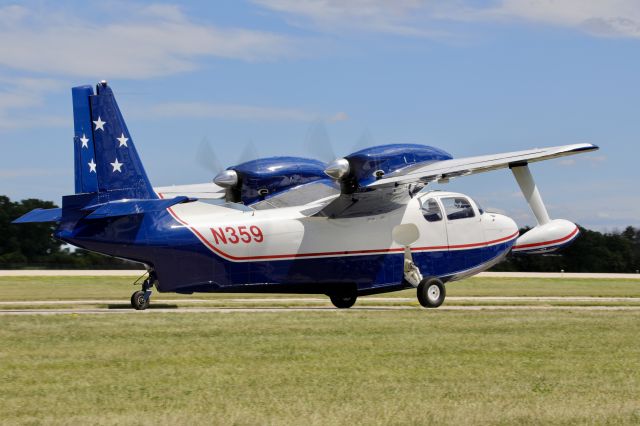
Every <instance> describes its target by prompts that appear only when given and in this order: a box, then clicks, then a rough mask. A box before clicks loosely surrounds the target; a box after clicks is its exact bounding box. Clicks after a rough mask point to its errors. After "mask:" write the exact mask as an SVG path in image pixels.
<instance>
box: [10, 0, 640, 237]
mask: <svg viewBox="0 0 640 426" xmlns="http://www.w3.org/2000/svg"><path fill="white" fill-rule="evenodd" d="M0 40H2V43H0V147H1V149H2V155H0V194H6V195H9V196H10V197H11V198H13V199H23V198H29V197H38V198H44V199H49V200H54V201H56V202H59V201H60V197H61V196H62V195H65V194H69V193H72V192H73V148H72V136H73V120H72V113H71V93H70V88H71V87H72V86H74V85H80V84H94V83H96V82H97V81H99V80H101V79H106V80H108V81H109V83H110V85H111V86H112V87H113V89H114V91H115V93H116V97H117V99H118V102H119V104H120V107H121V109H122V110H123V113H124V115H125V119H126V120H127V124H128V127H129V130H130V131H131V133H132V138H133V140H134V141H135V143H136V146H137V148H138V151H139V153H140V155H141V156H142V160H143V162H144V164H145V167H146V169H147V173H148V174H149V176H150V179H151V180H152V183H153V184H154V185H157V186H160V185H168V184H181V183H196V182H204V181H208V180H210V179H211V178H212V177H213V176H212V172H211V171H208V170H206V169H205V168H202V167H200V166H198V162H197V160H196V156H197V151H198V146H199V144H200V141H201V140H202V139H203V138H204V137H206V138H207V139H208V140H209V141H210V143H211V145H212V146H213V147H214V149H215V150H216V153H217V156H218V157H219V159H220V161H221V163H223V165H224V166H229V165H232V164H234V163H237V162H238V161H239V160H240V159H242V156H243V155H242V152H243V151H244V150H245V149H246V146H247V145H248V144H249V143H250V141H251V143H253V144H254V145H255V147H256V151H257V152H258V154H259V155H261V156H269V155H282V154H294V155H309V156H313V155H314V154H316V153H317V152H318V151H316V150H314V149H310V148H309V143H308V142H307V140H308V133H309V129H310V127H311V126H312V125H313V124H314V123H318V122H322V123H324V125H325V126H326V129H327V132H328V135H329V137H330V139H331V143H332V146H333V149H334V151H335V152H336V153H337V154H338V155H344V154H347V153H349V152H350V151H352V150H353V149H354V148H355V147H358V146H359V144H358V140H359V139H360V138H361V137H362V135H363V133H364V132H368V134H369V135H370V136H369V137H368V138H367V140H368V141H369V142H371V143H376V144H383V143H397V142H409V143H424V144H428V145H434V146H438V147H440V148H443V149H445V150H447V151H449V152H451V153H452V154H453V155H454V156H456V157H462V156H468V155H479V154H489V153H493V152H496V153H497V152H503V151H512V150H519V149H527V148H532V147H539V146H552V145H563V144H570V143H577V142H592V143H595V144H598V145H599V146H600V147H601V150H600V151H598V152H596V153H592V154H587V155H584V156H576V157H572V158H568V159H560V160H553V161H549V162H545V163H538V164H535V165H532V171H533V173H534V176H536V179H537V182H538V184H539V186H540V189H541V192H542V194H543V197H544V198H545V201H546V202H547V206H548V208H549V210H550V213H551V216H552V217H555V218H566V219H569V220H573V221H576V222H578V223H580V224H582V225H584V226H587V227H590V228H595V229H601V230H614V229H616V228H617V229H619V228H622V227H624V226H626V225H635V226H640V196H639V195H640V191H639V190H638V188H637V185H638V182H639V179H638V178H639V177H640V171H639V167H638V166H637V164H636V162H637V157H638V154H639V152H640V147H639V144H638V142H640V140H639V135H640V117H639V115H640V81H639V80H640V79H639V76H640V3H638V2H637V1H635V0H600V1H598V2H584V1H582V0H564V1H563V0H556V1H553V0H495V1H465V0H456V1H451V2H440V1H430V0H424V1H420V0H397V1H393V2H392V1H383V0H357V1H339V0H323V1H313V2H312V1H302V0H253V1H251V0H250V1H245V2H241V1H230V0H228V1H227V0H224V1H216V2H189V3H183V4H179V3H169V2H167V3H150V2H124V1H122V2H120V1H115V2H109V1H100V2H92V1H82V2H74V1H57V2H46V1H32V2H30V1H23V2H19V3H12V2H4V1H0ZM436 187H437V186H436ZM442 187H443V188H445V189H450V190H456V191H461V192H464V193H467V194H469V195H471V196H473V197H474V198H476V199H478V200H479V201H480V202H481V203H482V204H484V205H485V206H486V207H488V208H490V209H494V210H497V211H502V212H505V213H507V214H509V215H510V216H512V217H514V219H516V220H517V221H518V223H519V224H520V225H526V224H533V218H532V216H531V214H530V212H529V210H528V207H527V205H526V203H525V202H524V200H523V198H522V196H521V195H520V194H519V191H518V188H517V185H516V183H515V181H514V179H513V178H512V176H511V174H510V173H509V171H498V172H494V173H487V174H484V175H477V176H473V177H469V178H461V179H459V180H454V181H453V182H452V183H451V184H449V185H446V186H442Z"/></svg>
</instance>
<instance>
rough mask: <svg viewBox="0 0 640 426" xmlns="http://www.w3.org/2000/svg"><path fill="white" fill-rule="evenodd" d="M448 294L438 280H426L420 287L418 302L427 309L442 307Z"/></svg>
mask: <svg viewBox="0 0 640 426" xmlns="http://www.w3.org/2000/svg"><path fill="white" fill-rule="evenodd" d="M446 295H447V292H446V290H445V288H444V284H443V283H442V281H440V280H439V279H438V278H425V279H423V280H422V281H421V282H420V284H419V285H418V302H420V305H422V306H423V307H425V308H437V307H438V306H440V305H442V303H443V302H444V298H445V296H446Z"/></svg>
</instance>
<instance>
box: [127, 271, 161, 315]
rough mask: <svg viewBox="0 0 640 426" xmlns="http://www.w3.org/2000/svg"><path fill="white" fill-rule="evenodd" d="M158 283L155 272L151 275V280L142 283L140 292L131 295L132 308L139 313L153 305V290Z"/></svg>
mask: <svg viewBox="0 0 640 426" xmlns="http://www.w3.org/2000/svg"><path fill="white" fill-rule="evenodd" d="M156 282H157V278H156V275H155V273H154V272H153V271H151V272H150V273H149V278H147V279H146V280H144V282H143V283H142V290H138V291H136V292H135V293H133V294H132V295H131V306H133V308H134V309H135V310H137V311H144V310H145V309H147V308H148V307H149V305H150V304H151V293H152V291H151V289H152V288H153V285H154V284H155V283H156Z"/></svg>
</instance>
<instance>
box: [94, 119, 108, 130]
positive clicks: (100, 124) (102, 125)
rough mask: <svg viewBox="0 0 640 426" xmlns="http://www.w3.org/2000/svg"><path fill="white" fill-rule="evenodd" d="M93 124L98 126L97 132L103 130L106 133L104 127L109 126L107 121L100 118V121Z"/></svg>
mask: <svg viewBox="0 0 640 426" xmlns="http://www.w3.org/2000/svg"><path fill="white" fill-rule="evenodd" d="M93 124H95V125H96V130H102V131H103V132H104V125H105V124H107V122H106V121H102V119H101V118H100V116H98V120H97V121H94V122H93Z"/></svg>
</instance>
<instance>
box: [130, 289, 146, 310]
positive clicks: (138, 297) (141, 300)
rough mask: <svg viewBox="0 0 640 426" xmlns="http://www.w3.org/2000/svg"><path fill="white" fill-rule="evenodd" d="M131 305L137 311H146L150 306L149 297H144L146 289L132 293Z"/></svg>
mask: <svg viewBox="0 0 640 426" xmlns="http://www.w3.org/2000/svg"><path fill="white" fill-rule="evenodd" d="M131 306H133V308H134V309H136V310H137V311H144V310H145V309H147V308H148V307H149V299H148V298H146V297H144V291H142V290H138V291H136V292H135V293H133V294H132V295H131Z"/></svg>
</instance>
